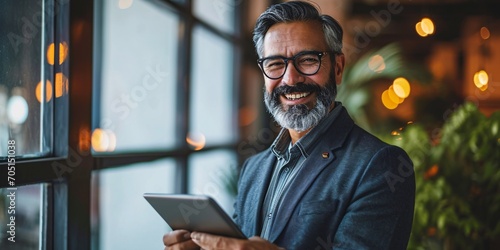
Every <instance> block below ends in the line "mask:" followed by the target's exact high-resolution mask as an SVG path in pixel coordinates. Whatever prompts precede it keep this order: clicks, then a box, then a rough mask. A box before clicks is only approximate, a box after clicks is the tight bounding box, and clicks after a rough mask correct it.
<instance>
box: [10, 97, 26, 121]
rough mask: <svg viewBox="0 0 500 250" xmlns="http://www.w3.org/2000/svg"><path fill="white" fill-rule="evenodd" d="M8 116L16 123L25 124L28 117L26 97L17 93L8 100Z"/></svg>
mask: <svg viewBox="0 0 500 250" xmlns="http://www.w3.org/2000/svg"><path fill="white" fill-rule="evenodd" d="M7 117H8V118H9V121H10V122H12V123H14V124H23V123H24V122H25V121H26V119H27V118H28V103H27V102H26V100H25V99H24V97H22V96H19V95H15V96H12V97H11V98H10V99H9V101H8V102H7Z"/></svg>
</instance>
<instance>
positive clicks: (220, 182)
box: [188, 150, 238, 216]
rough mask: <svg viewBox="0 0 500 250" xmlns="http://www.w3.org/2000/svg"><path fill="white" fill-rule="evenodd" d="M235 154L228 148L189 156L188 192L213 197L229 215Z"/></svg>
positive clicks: (233, 184) (235, 161) (232, 198)
mask: <svg viewBox="0 0 500 250" xmlns="http://www.w3.org/2000/svg"><path fill="white" fill-rule="evenodd" d="M236 166H237V160H236V154H235V153H234V152H232V151H229V150H218V151H210V152H203V153H202V152H200V153H196V154H193V155H191V157H190V158H189V187H188V188H189V193H191V194H205V195H208V196H211V197H212V198H214V199H215V200H216V201H217V203H219V205H221V207H222V208H223V209H224V210H225V211H226V213H227V214H229V215H230V216H231V215H232V214H233V203H234V197H235V188H234V186H235V185H236V182H237V180H238V175H237V172H236V169H237V168H236Z"/></svg>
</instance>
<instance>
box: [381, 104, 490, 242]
mask: <svg viewBox="0 0 500 250" xmlns="http://www.w3.org/2000/svg"><path fill="white" fill-rule="evenodd" d="M390 143H392V144H395V145H398V146H401V147H402V148H404V149H405V150H406V151H407V152H408V154H409V155H410V157H411V158H412V160H413V163H414V166H415V179H416V188H417V189H416V200H415V217H414V223H413V230H412V235H411V239H410V245H409V249H492V248H493V246H491V244H492V242H494V241H498V238H499V237H500V112H499V111H497V112H495V113H494V114H492V115H491V116H490V117H485V116H484V115H483V114H482V113H481V112H480V111H479V110H478V109H477V107H476V106H474V105H473V104H471V103H465V104H464V105H462V106H460V107H459V108H457V109H456V110H455V111H454V112H453V113H452V114H451V115H450V116H449V117H448V119H446V120H445V122H444V125H443V127H442V129H441V130H440V131H439V133H434V135H433V136H432V137H431V136H429V135H428V132H427V131H426V130H425V129H424V128H423V126H421V125H419V124H412V125H409V126H407V127H406V128H405V129H404V130H403V131H402V132H400V134H399V135H397V136H394V137H393V138H392V139H391V140H390ZM497 247H498V246H497Z"/></svg>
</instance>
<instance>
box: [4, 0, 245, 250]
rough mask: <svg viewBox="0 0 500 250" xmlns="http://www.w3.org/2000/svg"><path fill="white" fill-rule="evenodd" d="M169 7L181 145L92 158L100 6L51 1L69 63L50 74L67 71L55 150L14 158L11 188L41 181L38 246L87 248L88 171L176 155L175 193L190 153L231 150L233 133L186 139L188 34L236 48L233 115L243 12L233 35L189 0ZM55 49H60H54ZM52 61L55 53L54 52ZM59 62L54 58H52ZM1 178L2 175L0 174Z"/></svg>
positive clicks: (184, 185) (184, 183) (57, 104)
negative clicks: (225, 139)
mask: <svg viewBox="0 0 500 250" xmlns="http://www.w3.org/2000/svg"><path fill="white" fill-rule="evenodd" d="M157 1H158V2H161V3H163V4H168V5H169V6H170V7H171V8H172V9H173V10H174V11H175V12H176V13H177V14H178V15H179V17H180V22H179V30H181V29H182V32H179V34H180V37H179V52H178V55H177V58H178V65H179V68H180V69H181V70H179V71H178V72H177V86H178V87H177V91H178V92H177V96H179V97H180V98H178V102H177V106H178V114H182V115H179V117H177V118H179V119H176V131H177V135H178V136H179V138H177V140H178V142H180V144H179V146H178V147H176V148H175V149H173V150H165V151H156V152H141V153H123V154H121V153H117V154H109V155H93V154H92V153H91V145H90V137H91V132H92V131H91V130H92V128H93V127H96V126H93V125H96V121H97V119H95V118H96V117H97V115H98V113H99V106H98V105H96V103H97V102H95V101H93V100H94V98H96V96H98V92H99V87H98V86H99V83H97V82H95V79H96V74H99V73H100V72H99V70H98V67H96V65H93V63H94V62H95V61H94V57H95V56H96V54H97V53H99V50H100V47H99V46H95V45H96V44H99V39H100V38H99V35H97V36H96V35H95V34H96V32H100V30H99V29H98V27H97V28H96V25H94V24H96V23H97V22H100V20H99V17H100V16H101V14H102V13H101V11H102V8H100V7H99V6H95V4H96V2H99V3H101V4H102V1H83V0H54V3H55V4H54V6H53V7H54V10H53V11H54V12H53V13H55V17H54V20H55V21H54V31H55V32H54V43H55V44H58V43H59V42H61V41H67V43H68V45H69V51H68V54H69V57H68V59H67V60H68V61H67V62H68V63H66V64H64V65H63V66H57V65H58V63H57V61H56V63H55V66H54V72H52V73H53V75H52V77H55V73H56V72H61V71H62V72H64V73H65V75H67V76H68V81H69V90H68V95H66V96H63V97H62V98H57V99H56V98H55V100H54V102H53V103H54V104H53V105H54V106H53V110H54V112H53V124H52V127H51V129H52V132H51V136H52V140H53V148H52V153H51V155H50V156H47V157H43V158H36V159H16V186H23V185H30V184H42V183H45V184H46V185H45V187H46V190H45V194H46V195H45V196H44V199H45V200H44V206H43V207H42V208H41V209H42V212H44V216H45V220H46V223H45V225H42V228H41V229H40V230H42V234H41V235H42V238H41V239H40V241H41V245H42V246H41V248H42V249H56V250H59V249H71V250H73V249H75V250H76V249H91V244H93V243H94V242H93V241H92V235H91V225H90V221H91V218H90V214H91V211H90V208H91V191H92V190H91V188H92V187H91V178H92V171H93V170H99V169H106V168H115V167H119V166H122V165H128V164H133V163H139V162H149V161H154V160H157V159H162V158H174V159H176V163H177V164H176V176H175V180H179V181H177V183H176V188H175V190H176V192H178V193H187V192H188V186H189V183H188V179H189V178H188V177H189V176H188V165H189V162H188V158H189V156H190V155H192V154H193V153H198V152H207V151H211V150H219V149H228V150H232V151H234V152H237V144H238V141H239V138H236V140H234V142H232V143H228V144H223V145H215V146H209V147H205V148H203V149H202V150H197V151H194V150H193V149H192V148H191V147H190V146H189V145H188V144H187V142H186V140H185V138H186V135H187V133H188V127H189V111H190V109H189V105H190V100H189V94H190V81H191V77H190V73H191V51H192V50H191V46H192V33H193V28H194V27H195V25H201V26H202V27H203V28H205V29H207V30H208V31H210V32H212V33H214V34H215V35H217V36H219V37H221V38H223V39H225V40H227V41H229V42H230V43H232V44H233V45H234V51H233V52H234V58H233V60H234V62H235V64H234V65H235V66H234V72H233V82H234V83H235V85H234V91H233V96H234V99H233V112H232V114H234V115H235V116H236V117H235V118H234V119H235V128H236V129H237V128H238V127H237V124H236V122H237V114H238V107H239V106H240V105H239V87H238V83H239V82H240V80H241V79H240V68H241V66H240V62H241V56H242V52H241V51H242V47H243V44H242V39H241V33H240V30H241V22H240V18H239V17H240V16H241V10H242V4H241V2H240V4H235V13H234V16H235V17H234V22H235V29H234V33H232V34H229V33H225V32H223V31H220V30H219V29H217V28H216V27H213V26H212V25H210V24H208V23H206V22H205V21H203V20H200V19H199V18H197V17H196V16H195V15H194V14H193V11H192V1H191V0H186V1H185V3H179V1H174V0H157ZM55 50H56V51H55V54H56V55H58V54H59V51H58V50H59V48H58V46H55ZM56 58H57V57H56ZM56 60H58V59H56ZM6 169H7V163H6V162H4V161H2V162H0V170H1V171H6ZM2 176H3V175H2ZM7 187H9V185H8V183H7V178H2V179H1V180H0V188H7Z"/></svg>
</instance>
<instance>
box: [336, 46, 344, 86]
mask: <svg viewBox="0 0 500 250" xmlns="http://www.w3.org/2000/svg"><path fill="white" fill-rule="evenodd" d="M344 66H345V56H344V54H343V53H341V54H337V55H335V65H334V68H333V74H334V77H335V82H336V83H337V85H340V84H341V83H342V74H343V73H344Z"/></svg>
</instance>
